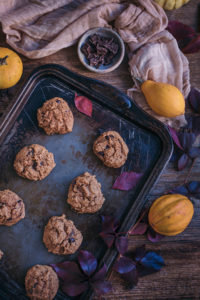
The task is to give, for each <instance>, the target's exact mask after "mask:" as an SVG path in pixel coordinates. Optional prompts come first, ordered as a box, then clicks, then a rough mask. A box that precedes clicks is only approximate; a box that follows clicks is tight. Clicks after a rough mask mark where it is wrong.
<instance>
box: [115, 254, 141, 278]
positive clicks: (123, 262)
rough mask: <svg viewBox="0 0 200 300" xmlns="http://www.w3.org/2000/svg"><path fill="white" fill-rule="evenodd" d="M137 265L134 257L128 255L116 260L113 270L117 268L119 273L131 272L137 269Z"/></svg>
mask: <svg viewBox="0 0 200 300" xmlns="http://www.w3.org/2000/svg"><path fill="white" fill-rule="evenodd" d="M135 267H136V264H135V262H134V261H133V260H132V259H130V258H128V257H126V256H122V257H120V259H119V260H117V261H116V262H115V264H114V266H113V270H115V271H116V272H117V273H119V274H124V273H128V272H131V271H132V270H133V269H135Z"/></svg>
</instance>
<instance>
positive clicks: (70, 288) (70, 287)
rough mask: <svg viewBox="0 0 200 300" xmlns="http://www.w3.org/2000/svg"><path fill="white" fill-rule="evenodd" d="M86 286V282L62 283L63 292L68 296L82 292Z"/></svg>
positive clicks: (87, 286) (87, 285)
mask: <svg viewBox="0 0 200 300" xmlns="http://www.w3.org/2000/svg"><path fill="white" fill-rule="evenodd" d="M88 288H89V284H88V282H82V283H79V284H73V283H68V282H66V283H64V284H63V285H62V290H63V292H64V293H65V294H67V295H68V296H70V297H74V296H78V295H80V294H82V293H83V292H85V291H86V290H87V289H88Z"/></svg>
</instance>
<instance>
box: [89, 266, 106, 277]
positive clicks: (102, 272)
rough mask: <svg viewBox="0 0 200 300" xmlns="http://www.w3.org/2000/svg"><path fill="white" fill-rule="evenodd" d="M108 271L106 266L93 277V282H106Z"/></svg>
mask: <svg viewBox="0 0 200 300" xmlns="http://www.w3.org/2000/svg"><path fill="white" fill-rule="evenodd" d="M107 270H108V269H107V266H106V265H105V264H104V265H103V267H102V268H101V269H100V270H99V271H98V272H96V273H95V274H94V276H93V277H92V278H93V280H95V281H99V280H104V279H105V277H106V273H107Z"/></svg>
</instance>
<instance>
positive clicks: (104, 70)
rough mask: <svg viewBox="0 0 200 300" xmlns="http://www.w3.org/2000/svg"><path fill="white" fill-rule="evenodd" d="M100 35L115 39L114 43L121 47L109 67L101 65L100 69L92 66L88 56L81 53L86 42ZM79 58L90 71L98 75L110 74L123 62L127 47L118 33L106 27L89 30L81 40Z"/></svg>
mask: <svg viewBox="0 0 200 300" xmlns="http://www.w3.org/2000/svg"><path fill="white" fill-rule="evenodd" d="M93 34H98V35H100V36H103V37H106V38H114V41H115V42H116V43H117V44H118V45H119V50H118V53H117V54H116V55H115V56H114V57H113V59H112V61H111V63H110V64H108V65H100V66H99V67H98V68H95V67H93V66H90V64H89V61H88V60H87V58H86V56H85V55H84V54H83V52H82V51H81V47H82V46H83V45H84V44H85V42H86V41H87V40H88V37H89V36H91V35H93ZM77 50H78V56H79V59H80V61H81V62H82V64H83V65H84V66H85V67H86V68H87V69H88V70H90V71H92V72H96V73H101V74H102V73H108V72H111V71H113V70H115V69H116V68H117V67H118V66H119V65H120V64H121V62H122V60H123V58H124V54H125V46H124V42H123V40H122V38H121V37H120V36H119V34H118V33H116V32H115V31H114V30H112V29H110V28H104V27H98V28H93V29H91V30H88V31H87V32H86V33H84V34H83V36H82V37H81V38H80V40H79V43H78V49H77Z"/></svg>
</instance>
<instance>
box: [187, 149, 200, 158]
mask: <svg viewBox="0 0 200 300" xmlns="http://www.w3.org/2000/svg"><path fill="white" fill-rule="evenodd" d="M188 155H189V157H190V158H192V159H194V158H196V157H199V156H200V148H197V147H192V148H190V149H189V150H188Z"/></svg>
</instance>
